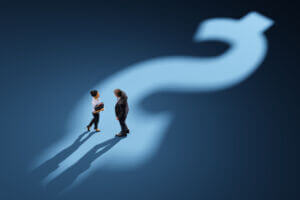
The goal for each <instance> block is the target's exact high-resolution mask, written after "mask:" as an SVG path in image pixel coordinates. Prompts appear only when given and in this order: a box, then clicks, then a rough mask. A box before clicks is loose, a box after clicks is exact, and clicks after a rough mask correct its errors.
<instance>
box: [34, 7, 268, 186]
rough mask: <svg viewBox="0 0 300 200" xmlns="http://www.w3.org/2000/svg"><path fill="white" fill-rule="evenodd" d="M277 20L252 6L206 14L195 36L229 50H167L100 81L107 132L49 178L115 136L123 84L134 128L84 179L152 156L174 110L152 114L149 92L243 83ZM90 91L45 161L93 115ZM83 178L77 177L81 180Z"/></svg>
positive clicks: (103, 126) (257, 62)
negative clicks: (200, 54)
mask: <svg viewBox="0 0 300 200" xmlns="http://www.w3.org/2000/svg"><path fill="white" fill-rule="evenodd" d="M272 24H273V21H272V20H271V19H268V18H266V17H264V16H262V15H261V14H259V13H257V12H251V13H249V14H247V15H246V16H244V17H243V18H241V19H240V20H235V19H227V18H216V19H210V20H206V21H204V22H203V23H202V25H201V26H199V28H198V30H197V32H196V34H195V37H194V40H195V41H196V42H200V41H205V40H218V41H222V42H227V43H228V44H229V45H230V48H229V50H227V51H226V52H225V53H224V54H222V55H221V56H218V57H214V58H197V57H187V56H168V57H160V58H155V59H150V60H147V61H144V62H140V63H137V64H134V65H132V66H130V67H128V68H126V69H124V70H122V71H120V72H118V73H116V74H114V75H112V76H111V77H109V78H108V79H107V80H105V81H103V82H101V83H99V84H98V85H96V86H95V87H94V88H99V91H100V94H101V97H102V99H103V101H104V102H105V107H106V108H105V111H104V112H103V114H102V115H101V129H102V131H103V132H104V134H100V135H97V136H93V138H91V139H89V140H87V141H86V142H85V143H84V144H83V145H82V146H81V147H80V148H78V149H77V150H76V151H75V152H74V153H73V154H72V155H70V156H69V157H68V158H66V159H65V160H64V161H62V162H61V163H60V166H59V168H58V169H57V170H56V171H55V172H53V173H52V174H51V175H50V176H48V181H50V180H51V179H53V178H54V177H57V176H58V175H60V174H62V173H63V172H64V171H65V170H66V169H67V168H68V167H70V166H72V165H73V164H74V163H76V162H77V161H78V160H79V159H80V158H81V157H82V156H84V155H85V154H86V153H88V151H89V150H90V149H91V148H92V147H94V146H95V145H97V144H99V143H100V142H101V141H104V140H106V139H109V138H111V137H112V136H113V135H114V134H115V133H117V132H118V131H119V126H118V122H117V121H116V120H115V116H114V110H113V109H114V103H115V99H114V97H113V90H114V89H115V88H121V89H124V90H125V91H126V92H127V94H128V97H129V99H128V101H129V105H130V113H129V116H128V119H127V122H128V125H129V127H130V129H131V132H132V134H131V135H130V136H129V137H127V138H126V141H122V142H119V143H118V144H117V145H116V146H115V147H114V148H112V149H111V150H110V151H109V152H107V154H106V155H105V156H103V157H101V158H99V159H97V160H94V161H93V164H92V166H91V167H90V168H89V170H86V171H84V172H82V174H81V176H80V180H82V179H83V177H86V176H87V175H88V174H89V173H90V172H91V171H93V170H95V169H97V168H98V167H100V166H102V165H104V166H105V167H109V168H110V169H112V168H115V169H122V170H124V169H128V168H133V167H137V166H139V165H140V164H142V163H144V162H145V161H146V160H148V159H149V158H150V157H151V156H152V155H153V154H154V153H155V152H156V150H157V149H158V147H159V145H160V144H161V141H162V139H163V137H164V136H165V134H166V128H167V127H168V125H169V124H170V122H171V120H172V113H170V112H163V113H158V114H155V115H154V114H149V113H147V112H145V111H144V110H143V109H142V108H141V107H140V102H141V100H143V99H144V98H145V97H147V96H149V95H151V94H153V93H155V92H157V91H166V90H167V91H172V90H176V91H177V92H178V91H195V92H201V91H216V90H222V89H225V88H228V87H232V86H234V85H237V84H239V83H240V82H242V81H244V80H245V79H246V78H247V77H249V76H250V75H251V74H253V72H254V71H255V70H256V69H257V68H258V67H259V65H260V64H261V62H262V61H263V59H264V58H265V55H266V52H267V42H266V38H265V36H264V34H263V33H264V31H265V30H267V29H268V28H269V27H270V26H272ZM89 99H90V97H89V96H88V95H87V96H84V97H83V98H82V100H81V101H80V102H79V104H78V106H77V108H76V109H75V111H74V113H73V114H72V115H71V116H72V117H71V119H70V123H69V127H68V134H66V136H65V138H63V139H62V140H61V141H60V142H59V143H58V144H55V145H53V146H52V147H51V148H49V149H47V151H45V153H44V154H43V155H41V157H39V158H38V162H39V163H41V162H43V161H45V160H47V159H48V158H50V157H51V156H53V155H55V154H56V153H57V152H59V150H60V149H63V148H64V147H65V146H67V145H69V144H70V143H72V141H74V139H76V137H77V135H76V133H78V130H81V129H82V127H84V125H85V124H86V123H87V121H88V119H89V118H90V112H89V107H90V105H89V102H90V101H89ZM78 181H79V179H78V180H77V182H78Z"/></svg>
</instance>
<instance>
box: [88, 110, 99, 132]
mask: <svg viewBox="0 0 300 200" xmlns="http://www.w3.org/2000/svg"><path fill="white" fill-rule="evenodd" d="M93 116H94V118H93V119H92V121H91V122H90V124H89V127H91V126H92V125H93V124H94V127H95V129H97V128H98V123H99V113H93Z"/></svg>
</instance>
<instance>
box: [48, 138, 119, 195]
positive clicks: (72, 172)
mask: <svg viewBox="0 0 300 200" xmlns="http://www.w3.org/2000/svg"><path fill="white" fill-rule="evenodd" d="M121 139H122V138H118V137H114V138H111V139H109V140H106V141H105V142H102V143H100V144H98V145H96V146H94V147H93V148H92V149H91V150H89V151H88V152H87V153H86V154H85V155H84V156H83V157H82V158H80V159H79V160H78V161H77V162H76V163H75V164H74V165H72V166H71V167H69V168H68V169H67V170H66V171H64V172H63V173H62V174H61V175H59V176H58V177H57V178H55V179H54V180H52V181H51V182H50V183H49V184H48V185H47V187H46V190H47V191H48V192H50V193H51V194H57V195H58V194H60V193H61V192H62V191H64V190H65V189H66V188H68V187H69V186H71V185H72V183H73V182H74V181H75V180H76V178H77V177H78V176H79V175H80V174H82V173H83V172H85V171H86V170H88V169H89V168H90V166H91V163H92V162H93V161H95V160H96V159H97V158H98V157H100V156H101V155H103V154H104V153H106V152H107V151H109V150H110V149H111V148H112V147H113V146H115V145H116V144H117V143H118V142H119V141H120V140H121ZM101 148H103V149H101ZM100 149H101V150H100Z"/></svg>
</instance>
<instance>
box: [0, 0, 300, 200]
mask: <svg viewBox="0 0 300 200" xmlns="http://www.w3.org/2000/svg"><path fill="white" fill-rule="evenodd" d="M253 10H255V11H258V12H260V13H262V14H264V15H266V16H268V17H270V18H272V19H273V20H274V21H275V25H274V26H273V27H272V28H271V29H269V30H268V31H267V32H266V35H267V38H268V42H269V50H268V53H267V57H266V59H265V61H264V62H263V64H262V65H261V67H260V68H259V69H258V71H257V72H256V73H255V74H254V75H253V76H251V77H250V78H249V79H247V80H246V81H245V82H243V83H242V84H240V85H238V86H236V87H234V88H231V89H228V90H224V91H220V92H215V93H173V92H172V93H168V92H161V93H156V94H154V95H153V96H150V97H149V98H148V99H145V101H144V102H143V105H144V108H145V109H147V110H148V111H149V112H158V111H161V110H172V112H175V113H176V117H175V120H174V122H173V124H172V125H171V126H170V127H169V130H168V133H167V137H166V139H165V140H164V142H163V145H162V146H161V147H160V149H159V153H158V154H156V155H155V156H154V158H153V159H152V160H150V161H149V162H147V163H146V164H145V165H143V166H142V167H140V168H138V169H135V170H132V171H129V172H115V171H107V170H105V171H101V170H100V171H97V172H96V173H95V174H93V175H92V176H90V177H89V178H88V179H87V180H85V181H84V182H83V183H81V184H80V186H78V187H76V188H75V189H74V190H72V191H71V192H69V193H66V194H65V195H63V196H57V195H56V194H55V193H51V192H49V191H45V190H44V189H43V188H42V187H41V186H40V184H39V180H37V179H35V178H34V176H32V175H31V174H29V173H28V169H29V166H30V164H31V162H32V160H33V159H34V158H36V156H37V155H39V154H40V153H41V151H42V150H43V149H44V148H45V147H48V146H49V145H51V144H53V143H55V142H57V141H59V140H60V138H61V137H62V136H63V135H64V134H65V133H64V130H65V126H66V122H67V117H68V115H69V113H70V112H71V110H72V109H73V108H74V106H75V105H76V102H77V100H79V99H80V97H82V96H83V95H84V94H85V93H87V92H88V89H89V88H91V87H93V86H94V85H95V84H97V83H98V82H99V81H100V80H102V79H104V78H105V77H107V76H109V75H111V74H113V73H115V72H117V71H119V70H120V69H123V68H124V67H126V66H129V65H131V64H133V63H136V62H138V61H143V60H146V59H149V58H153V57H158V56H169V55H192V56H199V57H213V56H216V55H219V54H221V53H222V52H224V51H226V49H227V48H228V46H227V45H226V44H223V43H219V42H206V43H194V42H193V41H192V37H193V35H194V33H195V30H196V28H197V25H198V24H199V23H200V22H202V21H204V20H205V19H209V18H214V17H233V18H240V17H242V16H244V15H245V14H246V13H248V12H249V11H253ZM298 19H299V15H298V9H297V8H296V6H295V5H294V4H292V3H289V4H288V3H285V2H276V1H268V0H267V1H263V2H262V1H258V0H254V1H247V2H245V1H237V0H228V1H220V0H219V1H217V0H210V1H202V2H200V1H188V0H185V1H153V0H152V1H121V0H120V1H109V2H108V1H102V2H101V1H97V3H95V2H87V1H82V2H72V3H63V2H61V1H60V2H58V3H54V2H51V3H29V2H26V3H12V2H10V3H1V6H0V28H1V29H0V36H1V37H0V44H1V47H0V76H1V79H0V83H1V104H0V106H1V113H2V114H1V117H0V118H1V140H0V141H1V145H0V148H1V149H0V150H1V151H0V152H1V165H0V199H1V200H20V199H24V200H25V199H26V200H35V199H38V200H41V199H43V200H47V199H55V198H58V199H65V200H67V199H72V200H77V199H78V200H79V199H123V198H124V199H151V200H152V199H197V200H198V199H205V200H209V199H211V200H227V199H228V200H247V199H249V200H250V199H251V200H253V199H256V200H266V199H272V200H279V199H289V200H292V199H299V193H298V188H299V170H298V169H299V167H300V166H299V125H298V124H299V117H298V114H299V89H298V85H299V71H300V70H299V64H298V61H299V56H298V55H297V53H298V52H299V50H300V48H299V46H300V45H299V37H298V35H299V28H298V27H299V21H298ZM179 105H180V106H179ZM83 126H84V125H83ZM133 134H134V133H133Z"/></svg>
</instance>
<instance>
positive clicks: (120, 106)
mask: <svg viewBox="0 0 300 200" xmlns="http://www.w3.org/2000/svg"><path fill="white" fill-rule="evenodd" d="M127 99H128V97H127V95H126V93H125V92H123V91H122V94H121V97H120V98H119V100H118V102H117V103H116V106H115V111H116V116H117V117H118V118H119V119H121V120H125V119H126V117H127V114H128V111H129V107H128V103H127Z"/></svg>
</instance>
